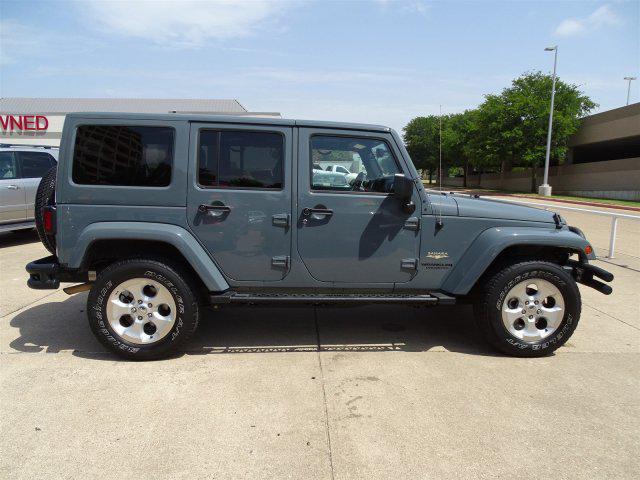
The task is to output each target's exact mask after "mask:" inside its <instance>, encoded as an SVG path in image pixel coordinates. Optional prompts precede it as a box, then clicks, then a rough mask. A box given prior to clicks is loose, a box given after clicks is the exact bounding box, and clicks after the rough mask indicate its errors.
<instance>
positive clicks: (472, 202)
mask: <svg viewBox="0 0 640 480" xmlns="http://www.w3.org/2000/svg"><path fill="white" fill-rule="evenodd" d="M453 198H455V200H456V202H457V203H458V215H460V216H461V217H482V218H501V219H506V220H523V221H527V222H547V223H555V222H554V219H553V212H549V211H548V210H542V209H540V208H534V207H525V206H523V205H515V204H513V203H510V202H501V201H500V200H488V199H485V198H475V197H468V196H462V195H453Z"/></svg>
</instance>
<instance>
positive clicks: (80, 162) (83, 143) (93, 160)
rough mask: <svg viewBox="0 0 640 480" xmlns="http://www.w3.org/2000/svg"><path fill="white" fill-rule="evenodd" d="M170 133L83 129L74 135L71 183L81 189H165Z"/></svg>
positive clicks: (101, 127)
mask: <svg viewBox="0 0 640 480" xmlns="http://www.w3.org/2000/svg"><path fill="white" fill-rule="evenodd" d="M173 145H174V129H173V128H169V127H142V126H140V127H138V126H127V125H83V126H80V127H78V129H77V131H76V143H75V149H74V153H73V181H74V182H75V183H78V184H82V185H124V186H132V187H134V186H135V187H166V186H167V185H169V183H171V166H172V165H173V151H174V147H173Z"/></svg>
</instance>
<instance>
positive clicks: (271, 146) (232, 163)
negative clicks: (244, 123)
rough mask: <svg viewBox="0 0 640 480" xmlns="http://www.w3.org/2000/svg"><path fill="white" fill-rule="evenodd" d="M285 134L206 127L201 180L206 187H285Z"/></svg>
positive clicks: (200, 157) (202, 139)
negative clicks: (208, 128)
mask: <svg viewBox="0 0 640 480" xmlns="http://www.w3.org/2000/svg"><path fill="white" fill-rule="evenodd" d="M283 163H284V137H283V136H282V135H281V134H279V133H274V132H251V131H245V130H241V131H240V130H239V131H235V130H202V131H201V132H200V143H199V148H198V184H200V185H202V186H203V187H230V188H268V189H281V188H282V181H283V180H282V178H283Z"/></svg>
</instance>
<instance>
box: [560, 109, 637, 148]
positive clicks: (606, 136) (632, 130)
mask: <svg viewBox="0 0 640 480" xmlns="http://www.w3.org/2000/svg"><path fill="white" fill-rule="evenodd" d="M638 134H640V103H634V104H631V105H627V106H625V107H620V108H616V109H614V110H608V111H606V112H602V113H596V114H595V115H590V116H588V117H585V118H584V119H583V120H582V124H581V125H580V129H579V130H578V131H577V132H576V134H575V135H573V136H572V137H571V138H570V139H569V147H575V146H578V145H587V144H590V143H598V142H606V141H610V140H618V139H621V138H628V137H634V136H637V135H638Z"/></svg>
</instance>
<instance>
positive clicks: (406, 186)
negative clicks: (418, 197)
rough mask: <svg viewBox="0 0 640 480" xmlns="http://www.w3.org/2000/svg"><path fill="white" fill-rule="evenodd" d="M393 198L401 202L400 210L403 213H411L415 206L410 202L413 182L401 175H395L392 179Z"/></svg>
mask: <svg viewBox="0 0 640 480" xmlns="http://www.w3.org/2000/svg"><path fill="white" fill-rule="evenodd" d="M393 196H394V197H396V198H397V199H398V200H400V201H401V202H402V210H403V211H404V212H405V213H409V214H411V213H413V212H414V211H415V209H416V205H415V204H414V203H413V202H412V201H411V197H412V196H413V180H411V179H410V178H407V177H405V176H404V175H403V174H402V173H396V174H395V176H394V177H393Z"/></svg>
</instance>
